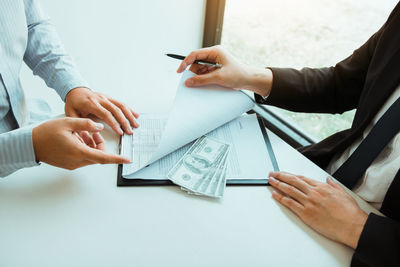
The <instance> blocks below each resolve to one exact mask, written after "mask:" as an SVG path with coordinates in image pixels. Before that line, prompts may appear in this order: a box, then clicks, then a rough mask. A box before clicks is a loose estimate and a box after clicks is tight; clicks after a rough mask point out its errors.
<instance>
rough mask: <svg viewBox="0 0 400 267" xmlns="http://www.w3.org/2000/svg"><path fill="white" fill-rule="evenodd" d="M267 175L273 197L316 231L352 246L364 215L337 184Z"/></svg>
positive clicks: (275, 174)
mask: <svg viewBox="0 0 400 267" xmlns="http://www.w3.org/2000/svg"><path fill="white" fill-rule="evenodd" d="M269 176H270V178H269V183H270V184H271V186H272V187H274V188H275V189H278V190H279V191H280V192H278V191H273V192H272V197H273V198H274V199H275V200H277V201H278V202H279V203H281V204H282V205H284V206H286V207H287V208H289V209H290V210H291V211H293V212H294V213H295V214H296V215H297V216H299V217H300V219H301V220H302V221H303V222H304V223H305V224H307V225H308V226H310V227H311V228H313V229H314V230H315V231H317V232H319V233H320V234H322V235H324V236H326V237H328V238H330V239H332V240H334V241H337V242H340V243H343V244H345V245H347V246H349V247H352V248H356V246H357V243H358V240H359V239H360V235H361V232H362V229H363V228H364V225H365V222H366V220H367V217H368V215H367V214H366V213H365V212H364V211H363V210H362V209H361V208H360V207H359V206H358V205H357V203H356V201H355V200H354V199H353V198H352V197H351V196H350V195H349V194H348V193H346V191H345V190H344V189H343V188H342V187H341V186H340V185H339V184H338V183H336V182H334V181H333V180H332V179H331V178H329V177H328V178H327V183H321V182H318V181H315V180H311V179H308V178H306V177H304V176H299V175H293V174H289V173H284V172H272V173H270V175H269ZM282 193H283V194H282Z"/></svg>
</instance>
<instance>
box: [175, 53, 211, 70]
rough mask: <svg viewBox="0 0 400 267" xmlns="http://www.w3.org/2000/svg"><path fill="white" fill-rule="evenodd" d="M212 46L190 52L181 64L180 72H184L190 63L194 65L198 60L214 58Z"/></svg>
mask: <svg viewBox="0 0 400 267" xmlns="http://www.w3.org/2000/svg"><path fill="white" fill-rule="evenodd" d="M211 51H212V49H211V48H203V49H199V50H197V51H193V52H192V53H190V54H189V55H188V56H187V57H186V58H185V59H184V60H183V61H182V63H181V64H180V65H179V68H178V70H177V72H178V73H181V72H183V71H184V70H185V69H186V68H187V67H188V66H189V65H192V64H193V63H194V62H195V61H196V60H211V59H213V57H215V56H213V55H212V53H211Z"/></svg>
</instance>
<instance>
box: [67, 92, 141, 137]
mask: <svg viewBox="0 0 400 267" xmlns="http://www.w3.org/2000/svg"><path fill="white" fill-rule="evenodd" d="M65 114H66V115H67V116H69V117H75V118H86V117H87V116H88V115H90V114H92V115H95V116H97V117H98V118H100V119H102V120H103V121H105V122H106V123H107V124H108V125H110V127H111V128H112V129H113V130H114V131H115V132H117V133H118V134H119V135H122V134H123V131H122V130H121V126H122V129H123V130H124V131H125V133H127V134H132V133H133V132H132V128H131V126H133V127H138V126H139V124H138V123H137V122H136V120H135V119H137V118H138V117H139V114H137V113H136V112H134V111H133V110H132V109H131V108H129V107H128V106H126V105H125V104H123V103H121V102H119V101H117V100H114V99H112V98H110V97H108V96H105V95H103V94H100V93H96V92H93V91H91V90H90V89H88V88H84V87H78V88H75V89H72V90H71V91H70V92H69V93H68V94H67V96H66V98H65Z"/></svg>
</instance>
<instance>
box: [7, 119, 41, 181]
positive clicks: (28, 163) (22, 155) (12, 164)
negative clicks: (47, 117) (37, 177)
mask: <svg viewBox="0 0 400 267" xmlns="http://www.w3.org/2000/svg"><path fill="white" fill-rule="evenodd" d="M32 129H33V126H29V127H24V128H19V129H17V130H14V131H10V132H6V133H2V134H0V177H5V176H7V175H9V174H11V173H13V172H15V171H17V170H19V169H22V168H26V167H33V166H37V165H39V164H38V163H37V162H36V158H35V151H34V149H33V141H32Z"/></svg>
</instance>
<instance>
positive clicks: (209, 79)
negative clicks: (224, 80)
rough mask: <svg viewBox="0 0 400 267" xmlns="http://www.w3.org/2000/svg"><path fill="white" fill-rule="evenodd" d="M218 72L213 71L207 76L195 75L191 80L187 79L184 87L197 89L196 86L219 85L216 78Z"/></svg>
mask: <svg viewBox="0 0 400 267" xmlns="http://www.w3.org/2000/svg"><path fill="white" fill-rule="evenodd" d="M217 73H218V72H216V71H213V72H210V73H207V74H202V75H197V76H194V77H192V78H189V79H187V80H186V82H185V85H186V86H187V87H197V86H203V85H208V84H219V83H218V81H219V79H218V77H219V74H217Z"/></svg>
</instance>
